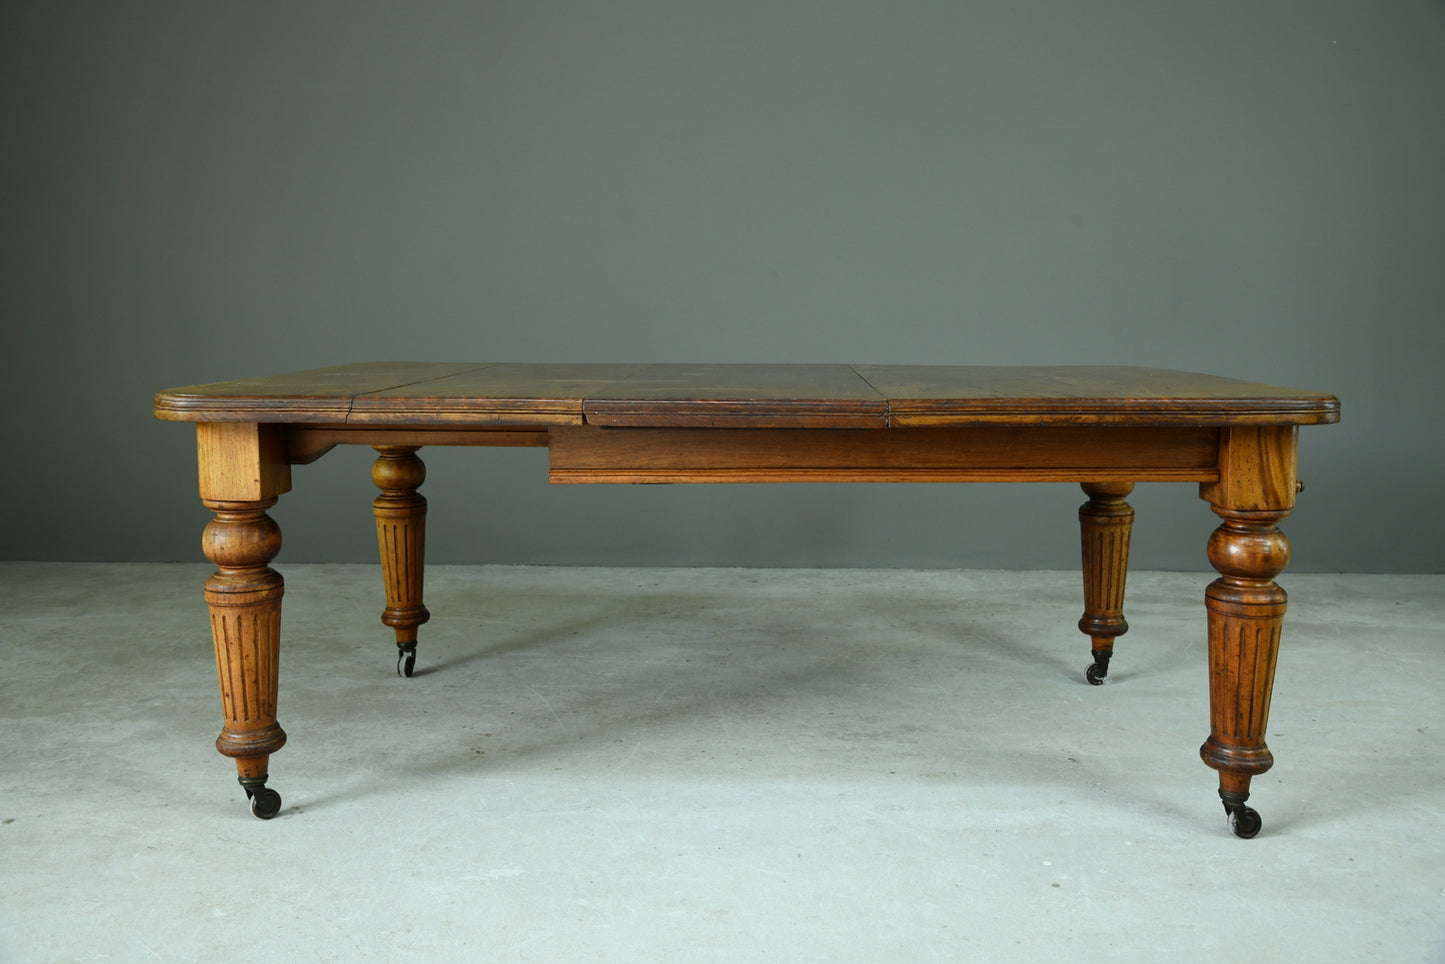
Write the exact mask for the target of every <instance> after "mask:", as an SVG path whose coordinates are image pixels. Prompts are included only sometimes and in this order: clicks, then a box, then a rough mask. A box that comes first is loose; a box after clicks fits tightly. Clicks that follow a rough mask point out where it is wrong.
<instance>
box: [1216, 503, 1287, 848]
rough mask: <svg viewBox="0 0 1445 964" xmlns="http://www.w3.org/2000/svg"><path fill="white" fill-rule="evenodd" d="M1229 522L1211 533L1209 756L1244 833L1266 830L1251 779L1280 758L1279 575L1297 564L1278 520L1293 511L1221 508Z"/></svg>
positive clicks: (1232, 817)
mask: <svg viewBox="0 0 1445 964" xmlns="http://www.w3.org/2000/svg"><path fill="white" fill-rule="evenodd" d="M1214 511H1215V512H1217V513H1218V514H1219V515H1220V516H1221V517H1222V518H1223V519H1224V523H1223V524H1222V525H1220V527H1219V528H1218V529H1216V530H1214V535H1213V536H1211V537H1210V540H1209V561H1210V563H1211V564H1212V565H1213V566H1214V568H1215V569H1216V570H1218V571H1219V574H1220V575H1219V578H1218V579H1216V580H1215V581H1214V582H1213V583H1212V584H1210V586H1209V589H1208V591H1207V592H1206V593H1205V606H1206V607H1207V609H1208V612H1209V739H1208V740H1206V741H1205V743H1204V745H1203V746H1202V747H1200V749H1199V754H1200V756H1201V757H1203V759H1204V762H1205V763H1207V764H1209V765H1210V766H1211V767H1213V768H1214V769H1216V770H1218V771H1219V797H1220V799H1221V800H1222V801H1223V803H1224V809H1225V812H1226V813H1227V814H1228V815H1229V818H1230V826H1231V827H1233V828H1234V832H1235V833H1236V834H1238V835H1239V836H1241V837H1253V836H1254V835H1255V834H1256V833H1258V832H1259V828H1260V819H1259V814H1257V813H1256V812H1255V811H1254V810H1253V809H1252V808H1250V807H1247V806H1245V801H1246V800H1248V799H1249V782H1250V778H1251V777H1253V776H1254V775H1255V774H1258V773H1263V772H1265V771H1266V770H1268V769H1269V768H1270V767H1271V766H1272V765H1273V764H1274V757H1273V756H1271V755H1270V752H1269V747H1268V746H1266V745H1265V742H1264V733H1265V727H1266V726H1267V725H1268V723H1269V700H1270V694H1271V692H1272V690H1273V688H1274V667H1275V658H1276V656H1277V654H1278V653H1279V635H1280V628H1281V626H1282V625H1283V623H1284V612H1285V606H1286V603H1287V597H1286V596H1285V592H1284V590H1283V589H1281V588H1280V587H1279V586H1278V585H1276V584H1275V582H1274V577H1275V576H1277V575H1279V574H1280V573H1281V572H1283V571H1284V568H1285V566H1287V565H1289V540H1288V539H1286V538H1285V536H1284V533H1283V532H1281V531H1280V530H1279V528H1278V526H1276V524H1275V523H1277V522H1278V521H1279V520H1280V519H1282V518H1284V516H1285V515H1287V514H1288V513H1287V512H1285V511H1283V510H1260V511H1254V512H1246V511H1238V510H1231V509H1220V508H1218V507H1216V508H1215V510H1214Z"/></svg>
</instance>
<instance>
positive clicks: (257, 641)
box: [201, 497, 286, 819]
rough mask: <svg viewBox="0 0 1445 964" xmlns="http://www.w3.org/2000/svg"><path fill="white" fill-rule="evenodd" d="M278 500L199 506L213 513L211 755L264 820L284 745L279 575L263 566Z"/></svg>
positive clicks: (277, 536) (271, 547) (209, 543)
mask: <svg viewBox="0 0 1445 964" xmlns="http://www.w3.org/2000/svg"><path fill="white" fill-rule="evenodd" d="M275 504H276V499H275V498H274V497H273V498H270V499H264V500H262V501H259V502H221V501H215V500H209V499H208V500H205V505H206V507H207V508H209V509H211V510H212V511H214V512H215V513H216V517H215V519H213V520H212V521H211V522H210V523H209V524H208V525H207V526H206V530H205V533H204V535H203V536H202V538H201V545H202V548H203V549H204V551H205V553H206V557H207V558H208V559H210V560H211V562H213V563H215V565H216V571H215V573H213V574H212V575H211V577H210V578H209V579H207V580H206V604H207V606H208V607H209V608H210V611H211V637H212V640H213V641H214V643H215V647H216V675H217V677H218V679H219V681H220V685H221V708H222V712H223V713H224V715H225V723H224V725H223V726H222V727H221V735H220V736H219V737H217V738H216V749H217V750H219V751H220V752H221V753H222V754H224V755H225V756H228V757H232V758H234V759H235V761H236V774H237V777H238V779H239V780H240V782H241V786H242V787H243V788H244V789H245V791H246V796H247V797H248V798H249V799H250V801H251V812H252V813H254V814H255V815H256V816H258V817H261V818H262V819H269V818H271V817H274V816H275V815H276V813H277V812H278V811H279V810H280V809H281V797H280V795H279V794H278V793H276V791H275V790H271V789H269V788H267V786H266V780H267V765H268V763H269V761H270V757H271V754H272V753H274V752H276V751H277V750H279V749H281V747H282V746H283V745H284V744H285V742H286V733H285V731H283V730H282V729H281V727H280V725H279V724H278V723H277V722H276V695H277V689H278V685H279V665H280V652H281V596H282V594H283V592H284V591H285V585H284V581H283V580H282V578H281V574H280V573H278V572H277V571H276V570H274V569H272V568H271V567H270V566H268V565H267V563H269V562H270V561H271V560H272V559H273V558H274V557H275V556H276V553H277V552H278V551H280V549H281V529H280V527H278V526H277V525H276V523H275V522H274V521H273V520H272V519H271V517H270V516H268V515H267V514H266V510H267V509H268V508H270V507H271V506H273V505H275Z"/></svg>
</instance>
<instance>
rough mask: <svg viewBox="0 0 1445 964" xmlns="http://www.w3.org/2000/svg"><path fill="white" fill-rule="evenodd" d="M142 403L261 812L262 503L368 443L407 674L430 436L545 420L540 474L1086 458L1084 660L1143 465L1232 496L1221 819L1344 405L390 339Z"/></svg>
mask: <svg viewBox="0 0 1445 964" xmlns="http://www.w3.org/2000/svg"><path fill="white" fill-rule="evenodd" d="M154 414H155V416H156V417H157V418H160V419H165V420H169V421H179V422H195V423H196V443H197V451H198V458H199V468H200V494H201V500H202V502H203V503H204V504H205V505H206V506H207V508H209V509H211V510H212V511H213V512H214V513H215V518H214V520H212V521H211V522H210V523H209V524H208V525H207V526H206V528H205V532H204V535H203V537H202V548H203V550H204V552H205V554H206V556H207V558H209V559H210V560H211V562H212V563H214V564H215V566H216V571H215V573H214V574H213V575H211V577H210V578H209V579H207V580H206V584H205V598H206V602H207V604H208V606H209V610H210V616H211V629H212V636H213V641H214V645H215V654H216V670H217V675H218V677H219V680H220V689H221V705H222V711H223V714H224V717H225V722H224V725H223V726H222V728H221V735H220V736H219V737H218V738H217V740H216V748H217V749H218V750H219V751H220V752H221V753H222V754H224V755H225V756H228V757H232V758H233V759H234V760H235V762H236V768H237V773H238V775H239V780H240V783H241V786H242V787H243V788H244V790H245V792H246V796H247V798H248V799H249V801H250V806H251V811H252V813H254V814H255V815H256V816H258V817H261V818H269V817H272V816H274V815H275V814H276V813H277V812H278V811H279V810H280V807H281V798H280V796H279V795H278V794H277V793H276V791H275V790H274V789H272V788H270V787H268V786H266V782H267V779H268V765H269V759H270V756H271V754H272V753H274V752H275V751H277V750H279V749H280V748H281V746H282V745H283V744H284V743H285V742H286V734H285V732H284V731H283V730H282V729H281V727H280V725H279V724H278V723H277V721H276V700H277V690H278V686H279V674H278V665H279V662H278V661H279V652H280V642H281V596H282V591H283V582H282V578H281V575H280V574H279V573H277V572H276V571H275V570H274V569H272V568H271V567H270V565H269V564H270V562H271V560H272V559H273V558H274V557H275V555H276V553H277V552H278V551H279V550H280V548H281V532H280V529H279V528H278V526H277V525H276V523H275V521H273V520H272V519H271V518H270V516H268V515H267V514H266V510H267V509H268V508H270V507H271V506H272V505H274V504H275V503H276V500H277V497H278V496H280V495H281V494H282V493H284V492H286V491H288V490H289V489H290V488H291V467H292V466H293V465H305V464H308V463H310V462H313V461H315V460H316V459H318V458H320V457H321V456H322V455H324V454H326V453H327V452H328V451H330V450H331V449H332V448H333V447H335V446H337V445H370V446H372V447H373V448H374V449H375V450H376V451H377V453H378V458H377V460H376V462H375V464H374V466H373V468H372V473H371V475H372V480H373V481H374V482H375V484H376V486H377V487H378V488H379V489H380V495H379V496H378V497H377V498H376V501H375V503H374V512H375V517H376V528H377V537H378V544H379V547H380V553H381V567H382V575H383V582H384V584H385V591H386V608H385V610H384V611H383V613H382V616H381V621H382V623H384V624H385V625H386V626H389V627H391V628H392V629H393V630H394V632H395V637H396V645H397V648H398V663H397V667H398V672H399V673H401V674H402V675H406V676H409V675H411V672H412V668H413V666H414V665H415V661H416V646H417V627H419V626H420V625H421V624H422V623H424V622H426V621H427V619H428V617H429V614H428V612H427V609H426V606H425V605H424V604H423V602H422V565H423V547H424V539H425V517H426V499H425V498H424V497H423V496H422V495H420V494H419V493H418V492H417V488H418V487H419V486H420V485H421V484H422V482H423V480H424V479H425V476H426V470H425V467H424V466H423V464H422V462H421V460H420V459H419V458H418V456H417V451H418V450H419V449H421V448H422V447H423V446H427V445H503V446H545V447H546V448H547V449H548V453H549V478H550V480H551V481H552V482H566V483H590V482H820V481H829V482H1077V483H1079V484H1080V485H1082V487H1083V490H1084V493H1085V494H1086V495H1087V497H1088V498H1087V501H1086V502H1085V503H1084V504H1083V505H1082V506H1081V507H1080V509H1079V522H1080V530H1081V535H1082V550H1083V583H1084V586H1083V589H1084V592H1083V595H1084V614H1083V617H1082V618H1081V619H1080V620H1079V629H1080V630H1081V631H1082V632H1083V633H1084V634H1085V635H1087V636H1088V637H1089V638H1090V640H1091V642H1092V655H1093V662H1092V663H1091V664H1090V665H1089V667H1088V669H1087V671H1086V677H1087V679H1088V681H1089V682H1090V683H1095V684H1097V683H1101V682H1103V681H1104V680H1105V678H1106V675H1107V673H1108V667H1109V659H1110V656H1111V655H1112V653H1113V648H1114V640H1115V639H1116V638H1117V637H1118V636H1120V635H1122V634H1123V633H1124V632H1125V631H1126V630H1127V629H1128V624H1127V623H1126V622H1125V619H1124V614H1123V600H1124V582H1125V574H1126V571H1127V567H1128V555H1129V534H1130V529H1131V527H1132V524H1133V518H1134V511H1133V509H1132V508H1131V507H1130V506H1129V504H1128V502H1126V501H1125V499H1126V497H1127V496H1128V494H1129V493H1130V491H1131V490H1132V489H1133V486H1134V484H1135V483H1136V482H1140V481H1167V482H1195V483H1198V484H1199V494H1200V497H1201V498H1203V499H1205V500H1206V501H1208V502H1209V504H1210V506H1211V507H1212V508H1213V510H1214V512H1215V513H1216V514H1217V515H1218V516H1219V517H1220V519H1221V520H1222V521H1221V523H1220V525H1219V527H1218V528H1217V529H1215V530H1214V532H1213V534H1212V535H1211V536H1210V537H1209V540H1208V547H1207V555H1208V558H1209V561H1210V563H1211V564H1212V565H1213V567H1214V568H1215V569H1216V570H1217V571H1218V573H1219V577H1218V578H1217V579H1215V580H1214V582H1213V583H1211V584H1210V585H1209V587H1208V589H1207V590H1206V592H1205V608H1206V613H1207V632H1208V654H1209V655H1208V661H1209V704H1210V705H1209V716H1210V733H1209V737H1208V739H1207V740H1205V742H1204V745H1203V746H1202V747H1201V748H1200V755H1201V756H1202V757H1203V759H1204V762H1205V763H1206V764H1208V765H1209V766H1210V767H1213V768H1214V769H1215V770H1217V771H1218V772H1219V796H1220V799H1221V800H1222V801H1223V804H1224V809H1225V812H1226V814H1227V815H1228V818H1229V823H1230V826H1231V827H1232V828H1233V830H1234V833H1235V834H1237V835H1238V836H1240V837H1252V836H1254V835H1255V834H1256V833H1258V832H1259V829H1260V818H1259V814H1258V813H1257V812H1256V811H1255V810H1254V809H1253V808H1251V807H1249V806H1247V805H1246V802H1245V801H1246V800H1247V799H1248V797H1249V786H1250V778H1251V777H1253V776H1254V775H1256V774H1259V773H1263V772H1264V771H1266V770H1268V769H1269V767H1270V766H1271V764H1272V763H1273V758H1272V756H1271V754H1270V751H1269V748H1268V747H1267V746H1266V744H1265V739H1264V737H1265V726H1266V723H1267V720H1268V716H1269V703H1270V693H1271V691H1272V688H1273V684H1274V669H1275V656H1276V653H1277V651H1278V647H1279V637H1280V627H1281V624H1282V622H1283V619H1284V613H1285V605H1286V597H1285V593H1284V590H1283V589H1281V588H1280V587H1279V586H1278V585H1277V584H1276V583H1275V581H1274V578H1275V576H1277V575H1278V574H1279V573H1280V572H1282V571H1283V570H1284V568H1285V566H1286V565H1287V564H1288V563H1289V542H1288V540H1286V538H1285V536H1284V534H1283V533H1282V532H1280V530H1279V527H1278V525H1277V523H1278V522H1279V521H1280V520H1281V519H1282V518H1284V517H1285V516H1286V515H1288V514H1289V512H1290V510H1291V509H1292V508H1293V507H1294V504H1295V495H1296V492H1297V491H1299V490H1300V489H1301V488H1302V486H1300V485H1299V483H1298V482H1297V480H1296V448H1297V439H1298V429H1299V426H1301V425H1318V424H1325V423H1330V422H1336V421H1338V420H1339V401H1338V400H1337V399H1336V398H1335V397H1334V396H1332V395H1327V394H1322V393H1318V392H1307V391H1299V390H1295V389H1289V388H1280V387H1276V386H1272V385H1261V384H1255V383H1251V382H1244V381H1237V380H1234V379H1228V378H1220V377H1216V376H1212V375H1200V374H1192V373H1187V372H1175V371H1166V370H1162V369H1154V368H1132V367H1072V366H1068V367H982V366H913V365H851V366H850V365H680V364H637V365H611V364H575V365H571V364H510V363H491V364H487V363H440V362H383V363H374V364H355V365H341V366H337V367H334V368H321V369H315V370H312V371H304V372H296V373H293V374H286V375H274V376H269V377H264V378H253V379H243V380H239V381H228V382H217V383H213V384H207V385H192V386H187V387H184V388H173V389H169V390H167V391H163V392H160V393H158V394H157V395H156V396H155V398H154Z"/></svg>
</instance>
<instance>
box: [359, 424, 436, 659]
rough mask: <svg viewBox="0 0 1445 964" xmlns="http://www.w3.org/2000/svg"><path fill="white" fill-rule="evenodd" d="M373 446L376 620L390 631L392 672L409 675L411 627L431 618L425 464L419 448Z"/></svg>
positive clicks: (412, 643)
mask: <svg viewBox="0 0 1445 964" xmlns="http://www.w3.org/2000/svg"><path fill="white" fill-rule="evenodd" d="M373 448H375V449H376V451H377V453H378V458H377V460H376V462H375V464H373V465H372V468H371V480H372V482H374V483H375V484H376V487H377V488H378V489H380V490H381V495H379V496H377V497H376V501H375V502H373V503H372V512H373V513H374V514H375V516H376V541H377V547H378V549H379V550H380V553H381V573H382V580H383V582H384V583H385V585H386V609H385V610H384V611H383V612H382V614H381V621H382V623H384V624H385V625H387V626H390V627H391V628H392V629H393V630H395V632H396V649H397V659H396V671H397V673H398V674H400V675H402V676H410V675H411V674H412V671H413V669H414V668H415V667H416V637H417V627H418V626H420V625H421V624H422V623H424V622H426V621H427V620H428V619H430V618H431V613H429V612H427V608H426V606H425V605H423V604H422V581H423V576H424V570H425V561H426V496H424V495H422V494H420V493H419V492H417V489H418V488H419V487H420V486H421V484H422V483H423V482H425V481H426V466H425V465H424V464H423V463H422V460H421V459H419V458H417V455H416V452H417V449H418V448H419V446H415V445H377V446H373Z"/></svg>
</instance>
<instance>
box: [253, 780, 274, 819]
mask: <svg viewBox="0 0 1445 964" xmlns="http://www.w3.org/2000/svg"><path fill="white" fill-rule="evenodd" d="M246 796H248V797H250V798H251V815H252V816H254V817H256V818H258V819H260V820H270V819H271V818H272V817H274V816H276V814H278V813H280V812H281V794H279V793H277V792H276V791H275V790H272V789H271V788H270V787H262V788H261V789H259V790H247V791H246Z"/></svg>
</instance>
